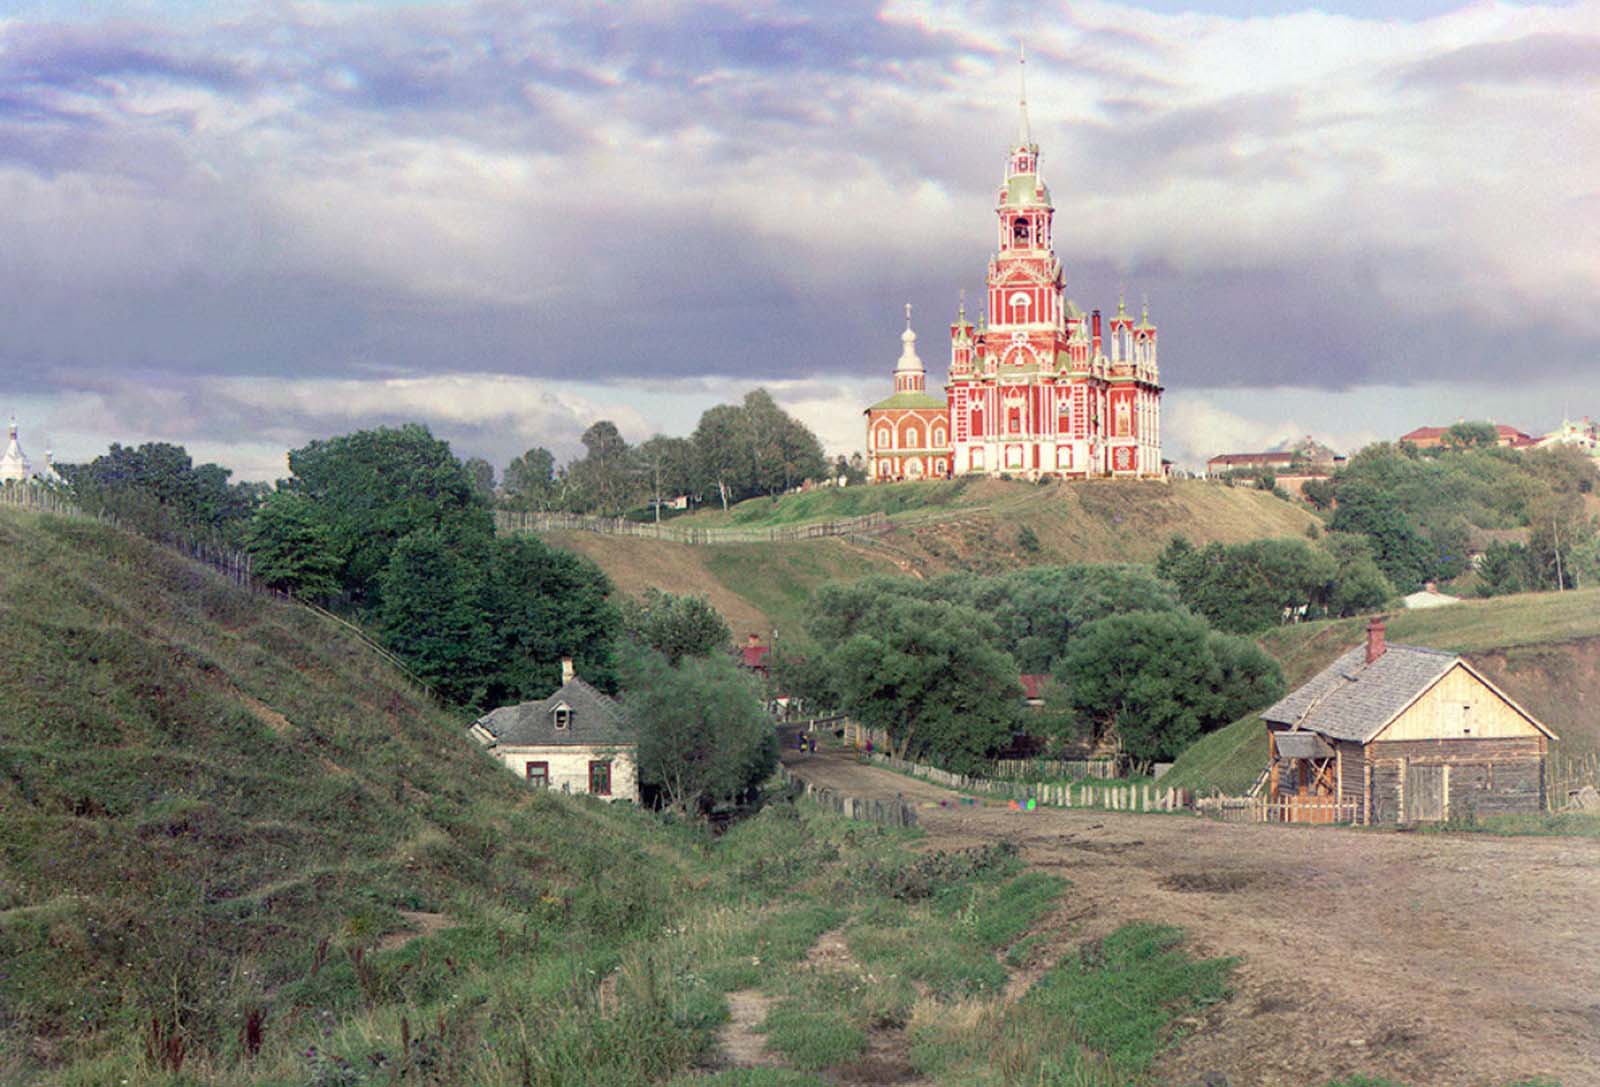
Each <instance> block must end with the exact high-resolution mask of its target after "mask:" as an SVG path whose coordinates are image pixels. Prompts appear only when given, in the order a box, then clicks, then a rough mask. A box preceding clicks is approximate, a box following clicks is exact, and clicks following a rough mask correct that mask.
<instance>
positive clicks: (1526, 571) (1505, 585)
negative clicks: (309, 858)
mask: <svg viewBox="0 0 1600 1087" xmlns="http://www.w3.org/2000/svg"><path fill="white" fill-rule="evenodd" d="M1536 581H1537V578H1536V575H1535V572H1534V569H1533V563H1532V562H1531V561H1530V558H1529V555H1528V550H1527V548H1525V547H1523V546H1522V545H1521V544H1520V543H1507V542H1506V541H1504V540H1491V541H1489V546H1488V547H1486V548H1484V550H1483V558H1482V559H1481V560H1480V561H1479V563H1478V584H1477V586H1476V589H1475V591H1476V592H1477V594H1478V595H1479V596H1504V595H1506V594H1507V593H1520V592H1523V591H1524V590H1526V589H1527V588H1529V587H1530V585H1532V584H1535V583H1536Z"/></svg>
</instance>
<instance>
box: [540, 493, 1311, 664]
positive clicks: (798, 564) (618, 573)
mask: <svg viewBox="0 0 1600 1087" xmlns="http://www.w3.org/2000/svg"><path fill="white" fill-rule="evenodd" d="M870 513H883V514H886V515H887V516H888V517H889V519H890V521H891V523H892V524H893V525H894V527H893V528H892V529H891V531H889V532H888V533H886V534H883V535H879V536H870V537H854V538H850V539H844V538H839V537H830V538H824V539H816V540H808V541H804V542H800V543H784V544H778V543H773V544H719V545H710V546H690V545H687V544H676V543H666V542H660V541H655V540H643V539H631V538H619V537H608V536H599V535H596V534H593V533H584V532H559V533H554V532H553V533H547V534H545V538H546V539H547V540H549V542H551V543H552V544H555V545H557V546H559V547H565V548H569V549H571V550H574V551H579V552H582V553H583V554H585V555H587V556H589V557H590V558H592V559H594V560H595V561H596V562H597V563H599V564H600V566H601V568H602V569H604V570H605V571H606V573H607V574H609V575H610V576H611V578H612V580H613V581H614V582H616V584H617V585H618V586H619V587H620V588H621V589H622V590H623V591H624V592H628V593H637V592H639V591H641V590H642V589H644V588H645V587H646V586H650V585H654V586H656V587H657V588H661V589H665V590H668V591H670V592H677V593H683V592H695V593H705V594H707V595H708V596H710V598H711V601H712V603H713V604H714V605H715V606H716V607H717V609H718V610H719V611H721V612H722V614H723V615H724V617H725V618H727V619H728V622H729V623H730V625H732V627H733V629H734V631H735V633H741V632H744V631H760V632H762V633H763V634H765V633H767V632H768V631H770V630H771V628H772V627H773V626H777V627H778V628H779V630H780V631H788V632H797V631H798V630H799V618H800V615H801V613H802V611H803V608H804V604H805V598H806V596H807V594H809V592H810V591H811V590H812V589H813V588H815V587H816V586H817V585H818V584H820V583H821V582H823V581H827V580H830V579H833V578H855V577H861V576H864V575H866V574H869V573H905V574H912V575H917V576H929V575H934V574H940V573H946V572H948V571H952V570H973V571H978V572H990V571H996V570H1004V569H1010V568H1012V567H1014V566H1016V565H1027V564H1035V563H1064V562H1129V561H1134V562H1148V561H1152V560H1154V558H1155V557H1156V555H1157V554H1158V553H1159V552H1160V550H1161V548H1162V547H1164V546H1165V545H1166V542H1167V540H1168V539H1170V538H1171V537H1172V536H1173V535H1174V534H1176V533H1182V534H1184V535H1186V536H1188V537H1189V538H1190V539H1192V540H1196V541H1198V542H1202V543H1209V542H1212V541H1218V542H1222V543H1240V542H1243V541H1246V540H1254V539H1262V538H1267V537H1281V536H1293V537H1301V538H1303V537H1304V536H1305V535H1306V533H1307V530H1308V528H1309V527H1310V526H1312V525H1315V524H1318V523H1319V522H1318V521H1317V519H1316V518H1315V517H1314V516H1312V514H1311V513H1310V512H1308V511H1307V510H1306V509H1305V508H1304V507H1301V506H1298V505H1295V504H1294V503H1292V502H1285V501H1283V500H1282V499H1279V498H1275V497H1273V496H1272V495H1271V494H1268V493H1266V492H1263V491H1258V490H1254V489H1249V488H1243V487H1239V488H1234V487H1224V486H1221V485H1218V484H1212V483H1203V482H1199V481H1193V480H1184V481H1178V482H1175V483H1171V484H1163V483H1129V482H1119V483H1111V482H1105V481H1095V482H1087V483H1072V484H1067V483H1061V482H1057V481H1050V482H1045V483H1041V484H1031V483H1019V482H1010V481H1006V480H989V479H984V480H966V479H957V480H938V481H929V482H923V483H894V484H874V485H872V486H866V487H848V488H831V487H830V488H821V489H818V490H813V491H808V492H805V493H803V494H792V495H782V496H779V497H777V498H755V499H750V500H749V501H746V502H741V503H739V504H738V505H737V506H734V507H732V508H731V509H729V510H727V511H726V512H724V511H721V510H703V511H700V512H697V513H695V514H692V515H689V516H686V517H678V518H675V519H674V520H673V522H672V524H673V527H674V528H693V527H701V528H717V527H752V528H758V527H769V526H784V525H799V524H807V523H812V522H817V521H829V520H838V519H842V518H847V517H858V516H861V515H863V514H870ZM1024 530H1026V532H1025V531H1024Z"/></svg>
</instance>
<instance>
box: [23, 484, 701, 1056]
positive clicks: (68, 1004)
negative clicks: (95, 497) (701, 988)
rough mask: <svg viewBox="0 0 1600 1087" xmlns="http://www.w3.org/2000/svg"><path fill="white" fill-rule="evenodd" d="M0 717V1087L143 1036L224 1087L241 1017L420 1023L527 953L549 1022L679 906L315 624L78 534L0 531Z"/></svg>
mask: <svg viewBox="0 0 1600 1087" xmlns="http://www.w3.org/2000/svg"><path fill="white" fill-rule="evenodd" d="M0 703H3V704H4V706H5V710H6V712H5V713H4V714H3V715H0V964H3V966H0V1081H4V1082H16V1081H18V1080H27V1079H29V1078H31V1077H33V1076H43V1075H46V1074H47V1073H48V1072H49V1071H50V1070H51V1069H54V1068H58V1067H62V1066H66V1065H69V1064H73V1063H76V1064H77V1065H78V1066H79V1067H80V1068H81V1067H83V1066H84V1065H83V1062H86V1061H87V1062H88V1066H89V1067H95V1066H96V1065H95V1062H96V1060H97V1059H103V1060H105V1061H106V1062H108V1063H107V1064H106V1065H105V1067H108V1068H113V1069H125V1068H126V1067H127V1065H128V1061H129V1058H128V1054H129V1053H137V1052H140V1051H142V1050H143V1049H144V1048H145V1047H146V1046H147V1045H153V1046H155V1047H156V1049H157V1050H160V1049H161V1048H162V1046H164V1045H166V1044H167V1043H166V1042H165V1041H164V1039H165V1038H166V1037H167V1036H169V1035H170V1036H173V1037H177V1038H180V1039H182V1044H183V1045H184V1047H185V1048H186V1049H187V1053H188V1057H187V1060H186V1066H187V1067H188V1068H190V1069H202V1070H204V1069H209V1070H210V1073H213V1074H217V1075H220V1076H221V1078H222V1079H224V1080H226V1079H228V1078H229V1075H227V1074H224V1073H223V1072H222V1071H221V1070H222V1069H226V1068H227V1067H229V1066H230V1062H232V1061H235V1060H237V1059H239V1056H240V1047H241V1044H242V1043H240V1042H238V1041H236V1036H238V1035H239V1032H240V1029H241V1024H242V1023H243V1021H244V1020H245V1018H246V1017H248V1016H249V1015H250V1014H251V1013H252V1011H254V1012H257V1013H263V1012H264V1013H265V1014H266V1017H267V1018H266V1024H267V1025H266V1034H267V1037H268V1039H269V1040H278V1039H280V1038H282V1037H283V1036H284V1035H285V1034H286V1033H291V1032H298V1033H301V1034H304V1033H305V1032H306V1029H307V1026H308V1024H312V1021H313V1019H314V1018H315V1017H317V1016H324V1017H326V1016H343V1015H346V1014H350V1013H352V1012H353V1011H355V1010H358V1009H361V1008H363V1007H370V1006H377V1005H380V1004H386V1003H392V1002H394V1001H395V1000H397V999H399V998H401V997H402V996H403V997H404V998H406V999H409V1000H410V1001H411V1002H413V1003H415V1004H418V1005H428V1004H430V1003H432V1002H433V1001H434V1000H435V998H437V997H439V996H440V995H441V994H444V993H445V991H446V987H447V986H452V985H458V984H460V981H459V978H457V979H456V980H452V974H457V973H458V970H455V969H448V970H447V969H446V966H445V964H446V961H447V960H450V961H453V962H454V964H455V967H457V968H465V967H466V966H467V964H475V963H481V962H486V961H489V960H491V959H492V958H494V957H495V956H496V955H500V956H511V957H516V956H517V955H518V954H520V953H521V952H520V951H519V949H521V951H526V950H527V949H529V948H531V947H532V946H534V945H540V946H541V947H542V948H543V953H544V955H545V965H546V966H548V967H549V969H550V970H551V971H553V973H547V974H545V975H542V976H535V977H530V978H529V980H528V982H527V985H528V988H529V991H528V993H527V996H528V998H529V999H530V1000H534V1001H536V1000H538V999H543V998H545V997H548V998H550V999H554V998H555V997H556V996H557V994H558V993H559V992H561V991H562V990H563V989H564V988H565V987H568V986H570V977H569V976H568V974H570V972H571V971H573V970H578V969H580V968H582V969H588V968H592V967H593V966H595V965H596V962H595V961H594V960H595V959H596V958H597V957H598V958H599V959H604V958H605V957H606V956H607V955H608V954H611V955H614V954H615V951H614V948H615V942H616V940H617V938H618V937H619V936H620V935H621V934H622V933H623V932H624V931H625V930H627V929H628V928H629V927H630V926H632V925H633V924H635V922H636V920H637V919H646V920H648V919H649V918H651V917H658V916H660V914H661V912H662V910H663V906H662V905H661V904H662V903H664V902H666V901H668V900H669V899H670V897H671V895H672V894H673V893H674V892H675V891H677V890H681V885H680V883H678V882H677V881H678V880H679V879H680V877H681V876H682V872H683V863H684V862H683V861H682V859H681V858H679V857H677V856H676V855H675V854H673V853H672V852H670V851H665V850H662V849H661V848H659V846H658V844H657V843H656V842H655V838H656V837H657V836H658V834H657V832H655V831H654V830H652V829H651V828H649V827H646V826H644V825H643V822H642V821H643V819H644V817H643V816H641V815H640V814H638V813H635V812H630V811H628V810H625V809H614V810H613V809H608V808H603V807H600V806H590V805H578V804H574V803H571V802H564V801H562V800H561V799H559V798H555V797H550V796H543V795H532V794H530V793H528V792H527V791H526V790H524V789H522V788H520V787H518V786H517V784H516V782H515V780H514V779H513V778H512V776H511V775H509V774H507V773H505V772H504V771H503V770H502V769H501V768H500V767H498V766H497V765H496V764H494V763H493V762H491V761H490V760H489V759H488V757H487V756H485V755H484V754H483V753H481V752H480V751H478V750H477V749H476V747H475V746H474V745H472V744H471V743H469V742H467V741H466V740H465V739H464V737H463V726H464V724H465V722H464V721H463V720H462V719H461V718H459V717H458V716H457V715H455V714H453V713H449V712H446V711H444V710H442V709H440V708H438V707H436V706H434V705H432V704H430V702H429V701H427V700H426V699H425V698H424V697H422V696H420V695H419V694H418V693H417V692H416V691H414V690H412V689H411V688H410V687H409V686H408V684H407V683H406V681H405V680H404V679H403V678H402V677H401V676H400V675H399V674H398V673H397V672H395V671H394V670H393V669H392V668H390V667H389V666H388V665H387V664H386V663H385V661H384V660H383V659H382V658H381V657H380V656H379V655H378V654H376V653H374V652H372V651H371V650H370V649H368V648H367V647H366V646H365V645H364V644H363V643H362V642H361V641H359V640H358V639H356V638H355V637H353V636H352V635H351V633H350V632H349V631H347V630H345V629H343V628H341V627H340V626H339V625H338V624H336V623H333V622H331V621H329V620H327V619H324V618H322V617H320V616H318V615H316V614H315V613H313V612H311V611H309V610H307V609H304V608H300V607H297V606H293V605H289V604H285V603H282V602H278V601H275V600H272V599H269V598H263V597H259V596H254V595H252V594H250V593H248V592H244V591H241V590H239V589H236V588H234V587H233V586H231V585H229V584H228V583H227V582H226V581H225V580H223V579H222V578H220V577H218V576H216V575H215V574H213V573H212V572H211V571H209V570H207V569H206V568H204V567H201V566H198V565H196V564H193V563H190V562H187V561H185V560H183V559H181V558H179V557H177V556H175V555H173V554H172V553H170V552H167V551H165V550H163V549H161V548H158V547H155V546H153V545H151V544H149V543H147V542H145V541H143V540H140V539H137V538H135V537H131V536H128V535H125V534H122V533H120V532H117V531H114V530H111V529H109V528H106V527H104V526H101V525H98V524H95V523H92V522H84V521H72V520H64V519H60V518H53V517H44V516H39V515H32V514H24V513H20V512H18V511H13V510H0ZM630 914H636V917H635V916H630ZM440 926H444V927H447V928H449V929H450V930H451V931H450V934H449V935H448V937H447V938H446V937H443V936H442V937H441V943H440V944H439V946H437V947H436V949H435V951H434V953H433V955H434V957H433V958H432V959H429V958H428V957H427V956H423V957H421V958H413V959H411V960H403V959H400V958H396V956H394V955H391V956H389V957H388V959H387V960H385V959H384V958H383V957H382V956H378V955H377V954H376V953H375V952H376V949H379V948H385V947H391V948H397V947H398V946H399V945H400V944H402V943H404V942H405V938H406V934H407V933H408V932H412V931H419V930H430V929H434V928H438V927H440ZM369 954H371V957H367V956H368V955H369ZM399 954H400V953H399V952H396V955H399ZM563 971H567V972H568V973H567V974H564V973H563ZM541 994H543V996H541ZM560 1018H561V1017H560V1016H557V1017H556V1020H557V1021H558V1020H559V1019H560ZM432 1021H433V1020H432V1019H431V1018H430V1023H431V1022H432ZM152 1022H153V1023H154V1024H155V1026H152V1025H151V1024H152ZM438 1022H439V1023H440V1024H445V1022H446V1020H445V1017H444V1016H443V1015H442V1014H441V1015H440V1016H439V1017H438ZM417 1029H418V1030H419V1031H420V1030H422V1021H421V1020H420V1019H419V1020H418V1021H417ZM312 1033H313V1035H314V1033H315V1031H314V1029H313V1030H312ZM283 1048H284V1047H283V1046H279V1047H278V1050H279V1051H281V1050H282V1049H283ZM302 1048H303V1047H302ZM133 1063H134V1064H136V1065H137V1064H139V1062H137V1061H135V1062H133ZM146 1063H148V1062H146ZM90 1079H95V1081H98V1082H116V1080H115V1079H112V1078H106V1079H104V1080H98V1079H96V1077H93V1076H91V1077H90ZM123 1082H127V1080H126V1079H124V1080H123Z"/></svg>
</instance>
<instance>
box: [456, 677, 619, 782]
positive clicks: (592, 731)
mask: <svg viewBox="0 0 1600 1087" xmlns="http://www.w3.org/2000/svg"><path fill="white" fill-rule="evenodd" d="M561 680H562V683H561V687H560V689H559V690H557V691H556V692H555V693H554V694H552V695H551V696H550V697H549V698H544V699H540V700H539V701H537V702H521V703H518V704H517V705H515V706H501V707H500V708H499V709H497V710H493V711H491V712H490V713H487V714H485V715H484V716H482V717H480V718H478V720H477V721H475V722H473V725H472V730H471V731H472V737H473V739H475V740H477V741H478V742H479V743H481V744H483V745H484V747H486V748H487V749H488V751H489V753H490V754H491V755H493V756H494V757H495V758H497V759H499V760H500V761H501V762H503V763H505V764H506V766H507V767H508V768H509V769H510V770H512V771H513V772H514V773H515V774H516V775H517V776H518V777H521V778H523V779H525V780H526V781H527V782H528V784H529V785H531V786H533V787H535V788H546V789H559V790H561V791H562V792H566V793H589V794H591V795H593V796H599V797H604V798H605V799H607V800H631V801H633V802H635V803H637V802H638V800H639V774H638V750H639V745H638V742H637V741H636V740H635V739H634V737H633V733H632V731H631V730H630V729H629V728H628V723H627V719H626V718H625V717H624V716H623V712H622V706H621V704H620V703H618V702H617V700H616V699H614V698H612V697H611V696H610V695H607V694H603V693H602V692H600V691H597V690H595V689H594V688H593V687H591V686H589V685H588V684H587V683H585V682H584V681H583V680H581V679H579V678H578V676H577V674H576V673H575V672H574V671H573V668H572V661H571V660H563V661H562V662H561Z"/></svg>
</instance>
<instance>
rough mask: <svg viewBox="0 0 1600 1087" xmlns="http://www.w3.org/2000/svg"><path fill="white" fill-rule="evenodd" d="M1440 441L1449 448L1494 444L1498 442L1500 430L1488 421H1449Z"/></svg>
mask: <svg viewBox="0 0 1600 1087" xmlns="http://www.w3.org/2000/svg"><path fill="white" fill-rule="evenodd" d="M1440 442H1441V443H1442V444H1443V445H1444V446H1446V447H1448V448H1451V449H1471V448H1473V447H1474V446H1477V447H1489V446H1495V445H1498V444H1499V442H1500V431H1499V430H1497V429H1495V425H1494V424H1493V423H1488V422H1471V423H1469V422H1466V421H1462V422H1459V423H1451V424H1450V426H1449V428H1448V429H1447V430H1445V432H1444V436H1443V437H1442V438H1441V439H1440Z"/></svg>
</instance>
